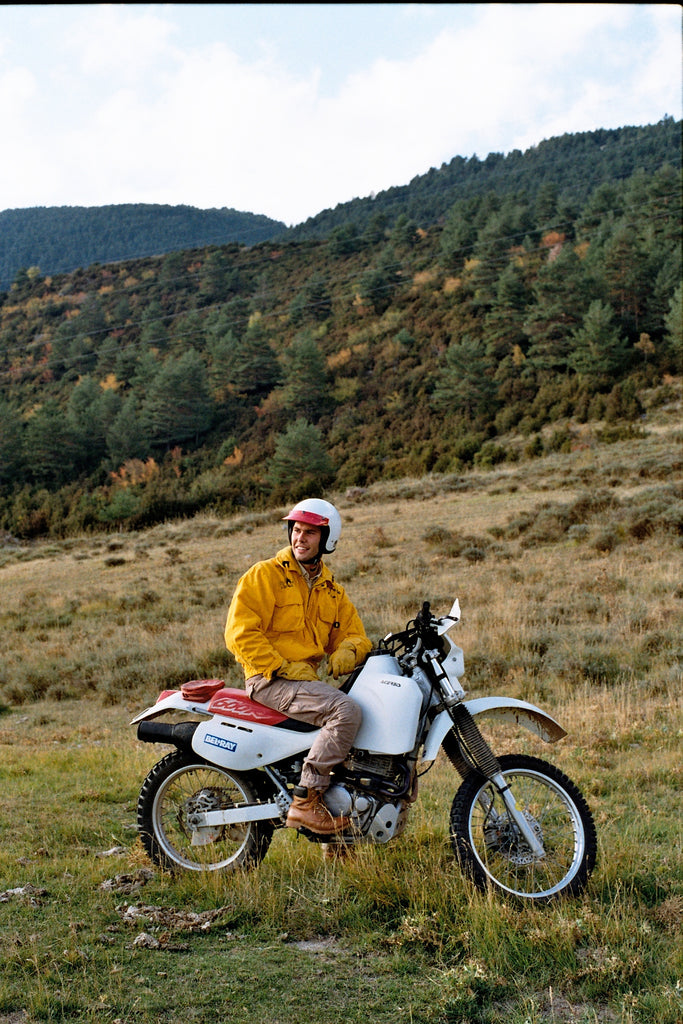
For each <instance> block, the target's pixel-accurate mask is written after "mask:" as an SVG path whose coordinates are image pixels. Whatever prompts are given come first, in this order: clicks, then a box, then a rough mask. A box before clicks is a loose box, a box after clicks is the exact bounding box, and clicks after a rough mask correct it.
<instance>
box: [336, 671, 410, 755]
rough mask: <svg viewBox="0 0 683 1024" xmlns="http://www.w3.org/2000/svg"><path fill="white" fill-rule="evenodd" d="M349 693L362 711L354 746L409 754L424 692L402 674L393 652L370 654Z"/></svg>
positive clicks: (382, 751)
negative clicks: (361, 719) (391, 653)
mask: <svg viewBox="0 0 683 1024" xmlns="http://www.w3.org/2000/svg"><path fill="white" fill-rule="evenodd" d="M349 696H350V697H353V699H354V700H355V701H356V703H358V704H359V705H360V707H361V709H362V711H363V721H362V722H361V727H360V729H359V730H358V732H357V733H356V738H355V740H354V741H353V745H354V747H357V748H358V749H359V750H369V751H371V752H372V753H376V754H406V753H408V751H410V750H412V749H413V747H414V746H415V739H416V735H417V726H418V723H419V720H420V711H421V708H422V693H421V692H420V689H419V687H418V685H417V683H415V682H414V681H413V680H412V679H410V678H409V677H408V676H404V675H401V670H400V668H399V665H398V662H397V661H396V658H394V657H393V656H392V655H390V654H373V655H371V656H370V657H369V658H368V660H367V661H366V663H365V665H364V666H363V669H362V671H361V672H360V674H359V676H358V677H357V679H355V680H354V683H353V686H352V687H351V689H350V691H349Z"/></svg>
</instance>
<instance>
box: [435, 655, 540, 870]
mask: <svg viewBox="0 0 683 1024" xmlns="http://www.w3.org/2000/svg"><path fill="white" fill-rule="evenodd" d="M431 669H432V672H434V674H435V676H436V677H437V679H438V683H439V689H440V690H441V694H442V698H443V703H444V705H445V707H446V708H447V710H448V713H449V715H450V716H451V718H452V719H453V732H454V733H455V737H456V739H457V746H458V751H457V753H456V751H455V750H453V749H452V745H451V744H448V745H447V743H446V742H445V741H444V744H443V745H444V747H445V749H446V754H447V755H448V757H449V758H450V760H451V762H452V763H453V765H454V766H455V767H456V769H458V770H459V771H460V772H461V774H462V769H463V768H464V769H465V772H467V771H470V770H471V769H475V770H476V771H477V772H479V773H480V774H481V775H483V776H484V777H485V778H486V779H488V780H489V782H491V783H492V785H494V786H495V787H496V789H497V790H498V792H499V793H500V795H501V797H502V799H503V803H504V804H505V809H506V810H507V812H508V815H509V816H510V818H511V820H512V821H513V822H514V824H515V826H516V828H517V830H518V832H519V833H520V835H521V836H522V838H523V839H524V841H525V843H526V844H527V846H528V847H529V849H530V851H531V852H532V854H533V855H534V857H536V858H537V859H541V858H542V857H545V848H544V846H543V843H542V842H541V841H540V840H539V838H538V836H537V835H536V834H535V833H534V831H533V829H532V828H531V826H530V824H529V822H528V821H527V818H526V815H525V813H524V809H523V808H520V807H518V805H517V801H516V800H515V797H514V794H513V792H512V790H511V789H510V786H509V785H508V782H507V779H506V778H505V776H504V775H503V773H502V771H501V769H500V764H499V763H498V758H497V757H496V755H495V754H494V753H493V751H492V750H491V748H490V747H489V745H488V743H487V742H486V740H485V739H484V737H483V736H482V734H481V732H480V731H479V727H478V726H477V724H476V723H475V721H474V718H473V717H472V715H471V714H470V713H469V711H468V710H467V708H466V707H465V706H464V704H462V698H461V696H460V694H458V693H457V692H456V691H455V690H454V689H453V687H452V684H451V683H450V680H449V679H448V677H447V676H446V675H445V673H444V672H443V669H442V668H441V666H440V665H439V663H438V661H437V660H436V658H434V659H433V663H432V665H431ZM449 691H450V692H449ZM446 739H448V737H446ZM479 802H480V804H481V806H482V808H483V809H484V811H485V812H486V814H487V815H490V814H491V813H492V808H491V805H490V801H489V799H488V798H487V796H486V794H485V793H482V794H481V796H480V797H479Z"/></svg>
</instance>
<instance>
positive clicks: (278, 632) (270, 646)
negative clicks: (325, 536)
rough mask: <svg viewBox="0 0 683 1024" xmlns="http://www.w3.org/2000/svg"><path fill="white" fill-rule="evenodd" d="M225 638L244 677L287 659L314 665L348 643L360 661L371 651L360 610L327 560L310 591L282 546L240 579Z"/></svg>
mask: <svg viewBox="0 0 683 1024" xmlns="http://www.w3.org/2000/svg"><path fill="white" fill-rule="evenodd" d="M225 643H226V646H227V648H228V650H229V651H231V652H232V653H233V654H234V656H235V658H236V660H237V661H238V662H239V664H240V665H241V666H242V668H243V669H244V675H245V678H246V679H249V678H250V676H255V675H263V676H265V677H266V678H267V679H270V678H272V676H274V675H276V674H277V670H278V669H279V668H280V667H281V666H282V664H283V662H285V661H306V662H308V663H309V665H311V666H312V668H313V669H314V670H317V669H318V666H319V665H320V662H321V661H322V659H323V657H324V656H325V655H326V654H328V655H329V654H332V652H333V651H336V650H338V649H339V647H341V646H342V644H343V645H344V647H345V648H347V649H349V650H352V651H353V652H354V653H355V658H356V665H359V664H360V663H361V661H363V659H364V658H365V656H366V655H367V654H368V653H369V651H370V648H371V646H372V644H371V643H370V641H369V640H368V638H367V636H366V633H365V629H364V627H363V623H362V622H361V620H360V617H359V615H358V612H357V611H356V609H355V608H354V606H353V604H352V603H351V601H350V600H349V598H348V597H347V596H346V591H345V590H344V588H343V587H342V586H340V585H339V584H338V583H335V580H334V576H333V575H332V573H331V572H330V570H329V569H328V568H327V566H326V565H325V564H323V566H322V572H321V574H320V576H319V577H318V579H317V580H316V581H315V582H314V583H313V585H312V586H311V588H310V590H309V587H308V584H307V582H306V580H305V579H304V578H303V576H302V575H301V570H300V569H299V566H298V565H297V562H296V559H295V558H294V555H293V554H292V549H291V548H289V547H288V548H283V549H282V551H278V553H277V555H275V557H274V558H269V559H266V560H265V561H263V562H257V563H256V564H255V565H253V566H252V567H251V569H248V570H247V572H246V573H245V574H244V576H242V578H241V579H240V580H239V582H238V584H237V587H236V589H235V593H234V594H233V598H232V601H231V603H230V609H229V611H228V621H227V623H226V626H225Z"/></svg>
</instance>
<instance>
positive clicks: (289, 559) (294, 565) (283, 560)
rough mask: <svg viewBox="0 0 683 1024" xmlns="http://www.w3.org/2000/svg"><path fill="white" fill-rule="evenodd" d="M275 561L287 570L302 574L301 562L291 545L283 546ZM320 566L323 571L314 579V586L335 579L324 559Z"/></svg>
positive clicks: (296, 574)
mask: <svg viewBox="0 0 683 1024" xmlns="http://www.w3.org/2000/svg"><path fill="white" fill-rule="evenodd" d="M275 561H276V562H277V563H278V565H280V566H282V568H283V569H284V571H285V572H288V573H292V574H293V575H295V576H301V570H300V569H299V564H298V562H297V560H296V558H295V557H294V552H293V551H292V549H291V547H286V548H282V550H281V551H278V553H277V555H276V556H275ZM320 567H321V572H320V575H319V576H318V577H317V578H316V579H315V580H314V581H313V585H314V586H315V585H316V584H318V583H324V582H327V581H329V582H330V583H331V582H332V581H333V580H334V576H333V574H332V572H331V571H330V570H329V569H328V568H327V566H326V565H325V562H324V561H323V560H322V559H321V561H320Z"/></svg>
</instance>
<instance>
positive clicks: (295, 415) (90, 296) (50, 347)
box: [0, 121, 683, 537]
mask: <svg viewBox="0 0 683 1024" xmlns="http://www.w3.org/2000/svg"><path fill="white" fill-rule="evenodd" d="M673 130H675V132H676V133H679V132H680V124H679V125H675V126H672V124H671V123H670V122H668V121H665V122H662V123H660V125H657V126H652V128H651V129H649V130H642V133H641V136H640V138H641V140H645V141H646V142H647V145H646V146H645V148H644V150H643V152H642V154H641V157H642V158H640V157H638V155H637V154H635V153H634V152H633V151H631V150H630V151H629V152H630V154H631V155H630V156H629V160H630V161H631V162H630V164H629V171H631V170H632V173H628V174H626V175H625V176H624V174H623V173H622V172H623V167H621V166H620V168H619V170H618V171H617V170H616V169H615V168H614V167H613V166H612V165H611V164H608V165H606V168H605V170H604V172H603V175H604V176H603V177H601V178H600V180H597V181H594V182H593V183H592V186H591V187H590V188H585V189H584V193H585V194H584V195H581V194H579V191H578V190H577V191H576V192H575V198H574V200H573V203H569V202H568V201H566V199H563V195H564V191H563V190H564V188H565V185H566V182H567V178H568V175H565V173H564V167H565V165H564V164H563V163H562V161H561V160H557V161H554V162H552V165H548V168H547V170H546V171H544V173H543V174H541V173H540V171H538V165H537V164H535V163H534V162H533V161H532V164H531V166H532V168H533V167H536V169H537V171H538V174H537V175H536V176H535V175H534V174H533V173H531V172H529V175H528V176H527V175H525V174H520V177H519V179H518V180H517V181H515V182H512V183H511V184H510V187H509V189H508V190H507V191H506V190H505V189H503V188H502V186H501V184H500V179H499V178H498V177H497V176H496V166H497V165H498V163H499V161H493V164H494V167H493V170H492V177H491V179H490V183H491V184H490V187H489V188H487V187H485V184H486V175H487V171H486V169H485V163H486V162H485V161H484V162H483V163H482V165H481V169H480V172H479V175H478V177H477V188H476V189H473V190H472V191H470V192H467V191H465V192H461V191H459V189H457V188H454V189H453V192H452V193H451V201H450V203H449V204H447V207H446V208H445V209H446V212H445V214H444V216H442V217H439V218H438V219H437V222H434V220H433V219H431V218H430V217H428V216H427V215H426V214H425V216H424V219H422V218H421V217H417V216H412V215H411V213H410V210H411V207H410V204H409V198H410V195H411V188H412V186H409V187H408V189H407V193H406V204H405V208H404V209H402V210H401V212H400V213H399V214H397V215H396V216H393V217H392V218H388V217H387V216H385V215H384V214H382V212H381V211H379V213H378V212H377V210H376V208H375V207H374V206H373V201H370V200H368V201H366V203H365V205H364V206H363V208H362V209H363V215H362V216H360V207H359V211H358V212H359V217H358V219H355V220H354V219H347V220H346V221H344V222H343V223H342V224H338V225H336V226H335V227H333V228H332V229H331V230H330V232H329V235H328V237H326V238H322V239H318V240H316V239H309V240H300V241H282V242H281V243H280V244H277V245H276V244H273V243H261V244H259V245H255V246H244V245H239V244H231V245H226V246H211V247H208V248H201V249H194V250H191V251H187V250H186V251H178V252H174V253H170V254H167V255H165V256H157V257H148V258H145V259H139V260H126V261H123V262H120V263H117V264H113V265H109V266H101V265H99V266H94V267H91V268H90V269H82V270H79V271H77V272H74V273H72V274H61V275H51V276H45V275H44V274H42V273H40V272H38V271H36V270H29V271H24V272H22V273H20V274H18V275H17V278H16V280H15V282H14V284H13V285H12V287H11V289H10V291H9V292H8V293H7V294H6V295H5V296H4V301H3V303H2V306H0V385H1V389H2V391H1V394H2V400H1V401H0V527H2V528H3V529H5V530H7V531H9V532H10V533H12V534H14V535H15V536H18V537H31V536H37V535H40V534H53V535H64V534H68V533H70V532H76V531H80V530H83V529H108V528H116V529H120V528H125V527H128V526H131V527H138V526H141V525H145V524H150V523H153V522H157V521H160V520H163V519H166V518H169V517H172V516H176V515H185V514H191V513H193V512H196V511H198V510H202V509H207V510H208V509H210V510H212V511H213V512H226V511H234V510H236V509H240V508H258V507H265V506H268V505H272V504H273V503H278V502H284V501H289V500H291V499H294V498H296V497H298V496H300V495H302V494H303V493H305V492H310V491H311V490H313V489H315V490H322V489H324V488H330V487H334V488H348V487H362V486H364V485H366V484H368V483H370V482H372V481H375V480H380V479H390V478H396V477H400V476H406V475H412V476H422V475H423V474H426V473H440V474H453V486H459V482H458V474H463V473H465V472H466V471H467V468H468V467H470V466H473V465H476V466H478V467H485V466H491V465H493V464H496V463H502V462H505V461H506V460H517V459H520V458H532V457H533V456H534V455H535V454H540V453H542V452H543V451H547V450H558V449H569V448H571V447H572V446H575V445H577V444H585V443H586V436H587V433H586V432H587V431H588V432H589V433H590V431H596V432H597V431H599V432H600V433H601V436H603V437H609V435H610V433H611V434H612V436H615V437H616V436H622V437H623V436H624V434H626V435H628V433H629V431H633V432H635V431H639V430H640V429H642V422H641V417H642V414H643V407H642V403H641V397H640V396H641V395H642V394H643V390H644V389H646V388H652V387H653V386H660V385H661V386H660V387H659V394H660V395H663V396H665V395H666V389H667V386H668V385H667V381H668V379H669V375H673V374H676V373H679V372H680V369H681V361H682V358H683V347H682V341H681V285H680V282H681V244H680V243H681V231H680V225H681V188H680V174H679V170H678V168H677V167H676V166H674V162H673V161H671V160H670V159H665V158H662V159H661V160H654V165H653V159H652V153H654V152H657V153H658V152H659V149H658V148H657V145H655V142H656V140H657V139H661V138H665V139H668V138H670V137H671V136H672V131H673ZM633 131H634V130H633V129H624V132H626V133H627V136H626V137H627V138H631V134H630V133H632V132H633ZM639 131H640V130H639ZM591 134H595V133H591ZM609 134H610V137H611V142H610V145H612V144H614V145H613V148H614V149H616V150H618V149H619V146H618V145H617V143H618V138H612V136H614V133H609ZM571 139H572V137H571V136H565V137H563V139H562V140H559V142H560V143H561V145H560V146H559V147H558V151H566V153H567V164H566V166H567V167H570V166H571V167H577V166H579V165H580V163H581V161H582V160H583V161H584V162H585V165H586V166H585V177H586V178H587V179H588V178H590V176H591V175H592V174H594V172H595V166H594V165H595V161H594V159H593V156H592V155H591V153H592V151H589V150H587V148H586V146H587V142H586V138H585V136H577V137H576V147H577V149H576V151H574V150H573V148H572V145H571ZM549 145H550V144H549ZM540 148H541V147H538V149H540ZM664 149H667V147H666V146H665V147H664ZM535 159H536V158H535V157H534V160H535ZM551 167H552V170H551ZM440 173H441V172H435V174H436V175H438V174H440ZM427 177H429V176H427ZM524 182H526V184H524ZM532 183H533V184H532ZM420 187H422V185H420ZM439 202H440V203H442V202H443V196H441V197H440V199H439ZM368 211H371V215H368ZM394 212H395V211H394Z"/></svg>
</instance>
